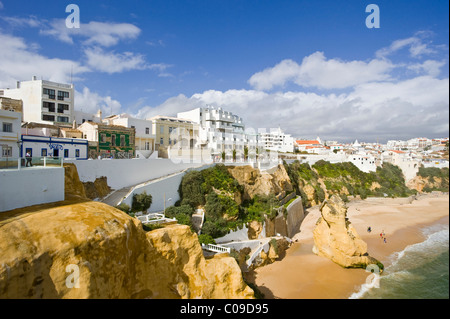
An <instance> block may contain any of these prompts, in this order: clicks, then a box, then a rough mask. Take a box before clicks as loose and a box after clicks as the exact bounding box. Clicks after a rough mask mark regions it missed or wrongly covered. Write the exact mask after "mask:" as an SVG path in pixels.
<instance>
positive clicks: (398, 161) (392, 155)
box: [381, 150, 421, 182]
mask: <svg viewBox="0 0 450 319" xmlns="http://www.w3.org/2000/svg"><path fill="white" fill-rule="evenodd" d="M381 160H382V161H383V162H388V163H391V164H393V165H396V166H398V167H400V169H401V170H402V172H403V175H404V177H405V181H406V182H408V181H409V180H410V179H413V178H414V177H415V176H416V175H417V172H418V171H419V167H420V165H421V163H420V162H419V161H418V160H415V159H413V158H412V157H411V156H410V155H409V153H406V152H403V151H397V150H390V151H385V152H383V153H382V154H381Z"/></svg>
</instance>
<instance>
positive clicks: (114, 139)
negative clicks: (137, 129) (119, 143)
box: [111, 134, 116, 146]
mask: <svg viewBox="0 0 450 319" xmlns="http://www.w3.org/2000/svg"><path fill="white" fill-rule="evenodd" d="M111 146H116V135H114V134H113V135H111Z"/></svg>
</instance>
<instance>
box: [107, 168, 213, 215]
mask: <svg viewBox="0 0 450 319" xmlns="http://www.w3.org/2000/svg"><path fill="white" fill-rule="evenodd" d="M147 161H148V160H147ZM157 161H161V160H157ZM164 161H167V160H164ZM213 165H214V164H213ZM211 166H212V165H203V166H199V167H194V168H188V169H185V170H183V171H181V172H177V173H174V174H171V175H169V176H165V177H161V178H158V179H156V180H153V181H150V182H147V183H142V184H140V185H137V186H135V187H134V189H133V190H132V191H131V192H130V193H129V194H128V196H127V197H126V198H125V199H124V200H122V203H125V204H127V205H129V206H130V207H131V203H132V200H133V195H134V194H141V193H143V192H144V191H145V192H146V193H147V194H150V195H152V205H151V206H150V208H149V210H148V212H150V213H153V212H161V211H163V210H164V206H165V207H166V208H167V207H170V206H173V205H175V203H176V202H177V201H178V200H179V199H180V194H179V193H178V188H179V186H180V184H181V180H182V179H183V176H184V175H185V174H186V173H187V172H189V171H191V170H203V169H206V168H208V167H211ZM108 184H109V181H108ZM164 200H165V203H164Z"/></svg>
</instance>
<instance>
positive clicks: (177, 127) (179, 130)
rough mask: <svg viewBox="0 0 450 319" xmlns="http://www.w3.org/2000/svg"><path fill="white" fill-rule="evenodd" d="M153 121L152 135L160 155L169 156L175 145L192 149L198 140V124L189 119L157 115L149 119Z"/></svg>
mask: <svg viewBox="0 0 450 319" xmlns="http://www.w3.org/2000/svg"><path fill="white" fill-rule="evenodd" d="M147 121H150V122H151V125H152V126H151V132H152V136H153V137H154V138H155V148H156V150H157V151H158V156H159V157H163V158H168V150H169V148H173V147H177V148H179V147H183V148H188V149H192V148H194V147H196V145H197V140H198V125H197V124H195V123H194V122H193V121H191V120H189V119H183V118H178V117H171V116H163V115H157V116H154V117H152V118H149V119H147Z"/></svg>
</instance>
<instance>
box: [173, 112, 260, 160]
mask: <svg viewBox="0 0 450 319" xmlns="http://www.w3.org/2000/svg"><path fill="white" fill-rule="evenodd" d="M177 117H178V118H183V119H188V120H191V121H193V122H194V123H196V124H199V136H198V139H197V146H207V147H208V148H209V149H210V151H211V154H212V156H213V157H215V158H217V157H220V156H221V154H222V153H223V152H225V154H226V159H227V160H230V159H232V157H233V151H234V150H235V151H236V158H237V159H242V158H243V156H244V148H245V146H247V145H250V143H252V142H256V134H255V135H252V134H246V132H245V125H244V123H243V121H242V118H241V117H239V116H237V115H234V114H233V113H231V112H228V111H224V110H223V109H222V108H214V107H204V108H196V109H194V110H191V111H188V112H181V113H178V114H177ZM250 147H252V148H250ZM250 147H249V153H250V152H251V149H253V148H254V149H255V151H256V145H250Z"/></svg>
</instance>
